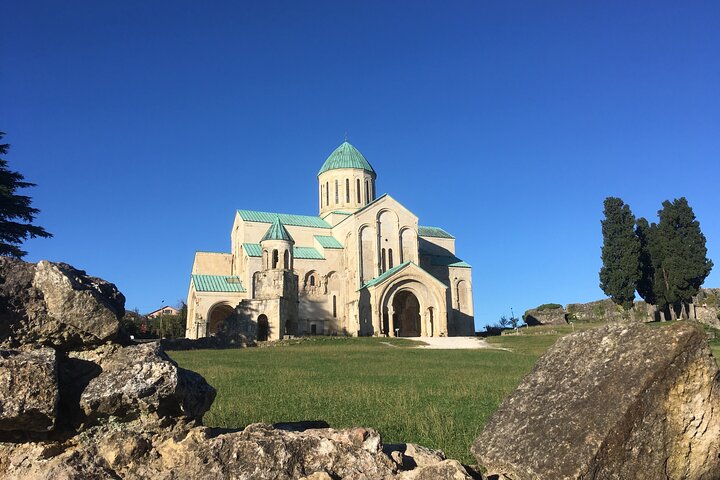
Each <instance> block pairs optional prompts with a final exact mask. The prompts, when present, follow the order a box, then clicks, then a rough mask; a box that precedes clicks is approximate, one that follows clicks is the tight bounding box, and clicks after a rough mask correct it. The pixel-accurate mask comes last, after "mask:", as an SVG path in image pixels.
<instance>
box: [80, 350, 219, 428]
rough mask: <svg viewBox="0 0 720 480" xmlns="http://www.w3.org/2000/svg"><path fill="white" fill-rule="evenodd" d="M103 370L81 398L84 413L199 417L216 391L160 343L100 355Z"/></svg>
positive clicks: (207, 408) (104, 415) (120, 416)
mask: <svg viewBox="0 0 720 480" xmlns="http://www.w3.org/2000/svg"><path fill="white" fill-rule="evenodd" d="M98 364H99V366H100V368H101V369H102V372H101V373H100V374H99V375H98V376H97V377H95V378H93V379H92V380H90V382H89V383H88V385H87V387H85V390H84V391H83V392H82V394H81V396H80V407H81V408H82V410H83V412H84V413H85V415H86V417H88V418H92V417H109V416H113V417H119V418H126V417H135V416H138V415H148V414H156V415H157V416H159V417H168V416H170V417H184V418H187V419H190V420H200V419H202V416H203V415H204V414H205V412H207V411H208V410H209V409H210V405H212V402H213V400H215V389H213V388H212V387H211V386H210V385H208V384H207V382H205V379H204V378H202V377H201V376H200V375H198V374H197V373H195V372H191V371H189V370H185V369H182V368H180V367H178V366H177V364H176V363H175V362H173V361H172V360H170V358H168V356H167V355H166V354H165V353H164V352H163V351H162V349H161V348H160V345H159V344H158V343H156V342H152V343H145V344H142V345H133V346H129V347H117V348H114V349H112V350H111V351H108V352H106V354H105V355H104V356H102V357H100V358H99V359H98Z"/></svg>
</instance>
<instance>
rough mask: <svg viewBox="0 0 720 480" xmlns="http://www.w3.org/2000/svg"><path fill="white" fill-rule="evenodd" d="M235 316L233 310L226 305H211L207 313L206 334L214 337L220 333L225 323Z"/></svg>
mask: <svg viewBox="0 0 720 480" xmlns="http://www.w3.org/2000/svg"><path fill="white" fill-rule="evenodd" d="M234 314H235V310H234V309H233V308H232V307H231V306H230V305H228V304H225V303H220V304H217V305H213V306H212V308H211V309H210V312H209V313H208V333H209V334H210V335H215V334H216V333H217V332H219V331H220V329H221V328H222V326H223V325H224V324H225V321H226V320H227V319H228V318H230V317H232V316H233V315H234Z"/></svg>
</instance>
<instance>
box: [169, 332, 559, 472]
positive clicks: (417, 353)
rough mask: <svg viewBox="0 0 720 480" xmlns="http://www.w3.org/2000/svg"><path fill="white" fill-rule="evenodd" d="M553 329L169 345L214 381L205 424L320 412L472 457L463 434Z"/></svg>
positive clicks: (473, 432)
mask: <svg viewBox="0 0 720 480" xmlns="http://www.w3.org/2000/svg"><path fill="white" fill-rule="evenodd" d="M555 338H557V335H555V336H552V335H541V336H533V337H502V338H501V342H500V343H499V344H501V345H502V346H503V347H509V348H513V349H514V350H515V351H513V352H507V351H501V350H429V349H428V350H425V349H412V348H408V347H409V346H412V342H411V341H409V340H403V339H377V338H322V337H320V338H316V339H312V340H310V341H302V342H294V343H292V342H291V343H290V344H287V343H281V344H280V345H278V346H274V347H267V348H248V349H241V350H196V351H185V352H170V353H171V355H172V357H173V358H174V359H175V360H176V361H177V362H178V363H179V364H180V365H181V366H183V367H185V368H188V369H191V370H194V371H197V372H199V373H200V374H202V375H203V376H204V377H205V378H206V379H207V381H208V382H209V383H210V384H211V385H213V386H214V387H215V388H216V389H217V391H218V395H217V399H216V400H215V403H214V404H213V406H212V408H211V410H210V411H209V412H208V413H207V415H206V416H205V424H206V425H210V426H217V427H230V428H237V427H243V426H245V425H247V424H249V423H255V422H267V423H275V422H288V421H300V420H325V421H326V422H328V423H329V424H330V425H331V426H333V427H335V428H343V427H351V426H365V427H373V428H376V429H377V430H379V431H380V432H381V433H382V435H383V441H384V442H385V443H399V442H413V443H420V444H422V445H426V446H429V447H432V448H439V449H441V450H443V451H444V452H445V453H446V454H447V455H448V456H450V457H451V458H456V459H459V460H461V461H464V462H467V463H474V460H473V458H472V456H471V455H470V452H469V447H470V445H471V444H472V442H473V440H474V439H475V438H476V437H477V436H478V435H479V433H480V431H481V430H482V428H483V426H484V425H485V423H486V422H487V420H488V418H489V417H490V415H491V414H492V413H493V412H494V411H495V409H496V408H497V407H498V406H499V405H500V402H501V401H502V400H503V398H504V397H505V396H506V395H507V394H508V393H510V392H511V391H512V390H513V389H514V388H515V387H516V386H517V385H518V384H519V383H520V380H521V379H522V377H523V376H525V374H526V373H528V372H529V371H530V369H531V368H532V366H533V364H534V363H535V360H537V358H538V357H539V356H540V355H541V354H542V352H543V351H544V350H545V349H546V348H547V347H548V346H550V345H551V344H552V342H553V341H554V339H555ZM493 341H494V342H495V341H496V340H493ZM382 342H390V343H392V344H393V345H396V348H393V347H391V346H388V345H386V344H383V343H382Z"/></svg>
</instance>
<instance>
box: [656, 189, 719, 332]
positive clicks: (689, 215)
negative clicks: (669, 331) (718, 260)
mask: <svg viewBox="0 0 720 480" xmlns="http://www.w3.org/2000/svg"><path fill="white" fill-rule="evenodd" d="M658 217H659V218H660V221H659V222H658V225H657V227H656V229H655V231H654V232H653V233H652V234H651V241H650V247H651V248H650V250H649V251H650V255H651V257H652V264H653V269H654V273H653V292H654V295H655V297H656V301H657V305H658V307H659V308H661V309H665V308H666V307H667V306H670V307H671V308H670V313H671V316H672V318H675V317H676V314H677V313H678V311H682V310H684V307H685V305H686V304H689V303H690V302H691V301H692V297H693V296H694V295H697V293H698V291H699V290H700V287H701V286H702V284H703V282H704V281H705V278H706V277H707V276H708V275H709V274H710V270H711V269H712V266H713V263H712V261H711V260H710V259H708V258H707V247H706V246H705V243H706V240H705V235H703V233H702V231H701V230H700V222H698V221H697V219H696V218H695V213H694V212H693V210H692V208H691V207H690V205H689V204H688V201H687V200H686V199H685V198H684V197H682V198H679V199H676V200H674V201H673V202H670V201H667V200H666V201H664V202H663V208H662V209H661V210H660V211H659V212H658ZM651 230H652V228H651Z"/></svg>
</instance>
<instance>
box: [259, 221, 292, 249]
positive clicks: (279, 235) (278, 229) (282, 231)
mask: <svg viewBox="0 0 720 480" xmlns="http://www.w3.org/2000/svg"><path fill="white" fill-rule="evenodd" d="M265 240H283V241H285V242H291V243H295V240H293V238H292V237H291V236H290V232H288V231H287V228H285V225H283V223H282V222H281V221H280V217H275V221H274V222H273V223H272V225H270V228H268V231H267V232H265V235H264V236H263V237H262V239H261V240H260V243H262V242H264V241H265Z"/></svg>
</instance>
